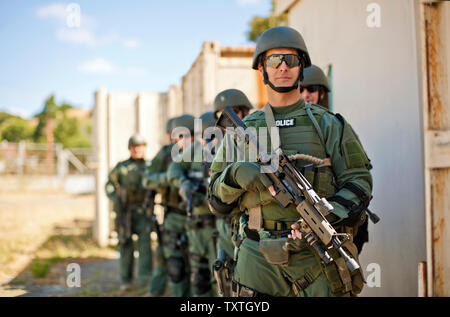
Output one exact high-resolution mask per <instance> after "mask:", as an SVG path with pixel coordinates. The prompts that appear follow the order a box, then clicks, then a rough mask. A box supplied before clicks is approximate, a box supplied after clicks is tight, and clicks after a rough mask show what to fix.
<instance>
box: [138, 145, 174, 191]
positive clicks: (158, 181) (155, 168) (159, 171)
mask: <svg viewBox="0 0 450 317" xmlns="http://www.w3.org/2000/svg"><path fill="white" fill-rule="evenodd" d="M167 151H170V147H169V146H164V147H162V148H161V150H160V151H159V152H158V153H157V154H156V155H155V157H154V158H153V160H152V162H151V164H150V166H149V167H148V168H147V169H146V172H145V175H144V177H142V185H143V186H144V188H146V189H153V190H156V189H158V188H160V187H162V186H167V185H168V184H169V183H168V180H167V171H166V170H165V169H164V166H165V164H167V162H166V160H167V154H168V153H167Z"/></svg>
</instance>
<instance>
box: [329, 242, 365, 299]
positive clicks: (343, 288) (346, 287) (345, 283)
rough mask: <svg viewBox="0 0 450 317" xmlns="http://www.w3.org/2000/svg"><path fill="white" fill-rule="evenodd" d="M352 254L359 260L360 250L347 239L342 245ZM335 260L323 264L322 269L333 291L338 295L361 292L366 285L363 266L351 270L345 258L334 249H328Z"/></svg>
mask: <svg viewBox="0 0 450 317" xmlns="http://www.w3.org/2000/svg"><path fill="white" fill-rule="evenodd" d="M342 247H343V248H344V249H345V251H348V252H349V253H350V254H351V256H352V257H353V258H354V259H355V260H357V261H358V264H359V260H358V250H357V248H356V246H355V244H354V243H353V242H351V241H346V242H345V243H344V245H343V246H342ZM328 251H329V252H330V255H331V256H332V257H333V259H334V261H332V262H331V263H329V264H327V265H322V271H323V273H324V274H325V277H326V278H327V280H328V285H329V287H330V290H331V292H332V293H333V294H334V295H336V296H346V295H350V296H355V295H358V294H359V293H361V291H362V289H363V287H364V283H365V280H364V273H363V271H362V269H361V268H359V269H357V270H355V271H353V272H350V270H349V269H348V268H347V265H346V264H345V260H344V258H343V257H342V256H340V254H339V253H338V252H337V251H336V250H334V249H330V250H328Z"/></svg>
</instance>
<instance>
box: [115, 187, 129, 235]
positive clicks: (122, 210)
mask: <svg viewBox="0 0 450 317" xmlns="http://www.w3.org/2000/svg"><path fill="white" fill-rule="evenodd" d="M115 188H116V196H117V199H118V205H119V206H118V207H119V210H118V214H116V217H118V218H119V219H118V222H117V223H118V228H117V231H118V235H119V243H120V244H124V243H125V242H126V240H127V239H129V238H130V237H131V212H130V211H129V210H128V206H127V204H128V202H127V190H126V189H125V188H123V187H122V186H120V185H119V184H116V186H115Z"/></svg>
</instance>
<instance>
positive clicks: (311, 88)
mask: <svg viewBox="0 0 450 317" xmlns="http://www.w3.org/2000/svg"><path fill="white" fill-rule="evenodd" d="M305 89H306V90H308V92H309V93H313V92H316V91H319V90H320V86H317V85H311V86H301V87H300V93H302V92H303V91H304V90H305Z"/></svg>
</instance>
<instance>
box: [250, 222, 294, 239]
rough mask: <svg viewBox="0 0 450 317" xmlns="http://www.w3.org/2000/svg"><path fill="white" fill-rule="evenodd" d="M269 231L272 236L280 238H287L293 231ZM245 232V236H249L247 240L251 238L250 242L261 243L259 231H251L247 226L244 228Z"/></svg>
mask: <svg viewBox="0 0 450 317" xmlns="http://www.w3.org/2000/svg"><path fill="white" fill-rule="evenodd" d="M267 231H270V234H271V236H274V237H278V238H281V237H287V236H288V234H290V233H291V230H280V231H277V230H267ZM244 232H245V235H246V236H247V238H249V239H250V240H253V241H256V242H259V234H258V231H256V230H253V229H250V228H249V227H248V226H245V227H244Z"/></svg>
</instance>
